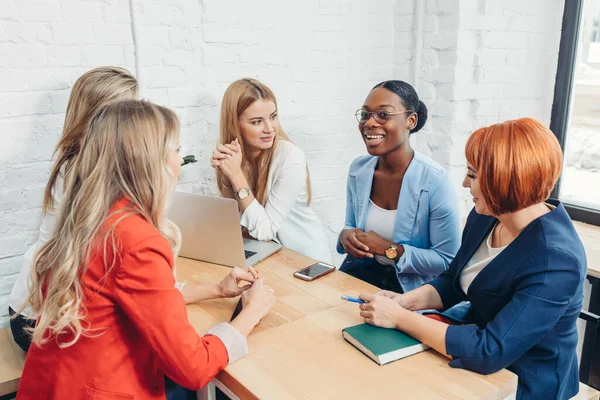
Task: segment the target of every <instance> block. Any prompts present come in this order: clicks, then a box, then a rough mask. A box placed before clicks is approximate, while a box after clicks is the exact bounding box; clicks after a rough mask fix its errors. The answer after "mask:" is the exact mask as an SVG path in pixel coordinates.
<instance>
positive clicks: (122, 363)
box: [17, 200, 229, 400]
mask: <svg viewBox="0 0 600 400" xmlns="http://www.w3.org/2000/svg"><path fill="white" fill-rule="evenodd" d="M126 204H127V202H126V201H124V200H120V201H118V202H117V203H116V204H115V207H113V210H114V209H122V208H123V207H125V205H126ZM115 239H116V241H117V243H119V244H120V246H119V250H118V252H117V257H116V263H115V266H114V268H113V269H112V270H110V271H109V272H108V274H106V271H105V265H104V259H103V257H102V251H99V252H97V254H95V255H94V254H93V255H92V257H91V259H90V262H89V265H88V269H87V271H86V272H85V274H84V276H83V293H84V296H85V300H84V304H85V307H86V310H87V316H86V318H85V321H87V323H89V327H90V328H91V330H89V331H88V335H87V336H81V337H80V339H79V340H78V341H77V342H76V343H75V344H74V345H72V346H70V347H67V348H63V349H61V348H60V347H58V345H57V343H56V341H55V340H52V339H51V340H50V341H49V342H47V343H46V344H44V345H43V346H41V347H38V346H35V345H33V344H32V346H31V348H30V350H29V352H28V354H27V358H26V360H25V368H24V370H23V376H22V378H21V383H20V385H19V390H18V396H17V398H18V399H36V400H40V399H69V400H76V399H121V400H124V399H164V398H165V387H164V374H167V375H168V376H169V377H170V378H171V379H173V380H174V381H175V382H177V383H179V384H181V385H183V386H185V387H187V388H189V389H199V388H201V387H203V386H204V385H206V384H207V383H208V382H209V381H210V380H211V379H212V378H214V377H215V376H216V375H217V374H218V373H219V372H220V371H221V370H223V369H224V368H225V367H226V366H227V363H228V361H229V359H228V355H227V350H226V348H225V346H224V344H223V343H222V342H221V340H220V339H218V338H217V337H216V336H212V335H207V336H204V337H200V336H198V334H197V333H196V331H195V330H194V328H193V327H192V325H190V323H189V322H188V318H187V311H186V307H185V303H184V301H183V297H182V295H181V293H180V292H179V291H178V290H177V289H176V288H175V287H174V284H175V278H174V276H173V253H172V251H171V248H170V247H169V244H168V242H167V240H166V239H165V238H163V237H162V236H161V235H160V234H159V233H158V231H157V230H156V229H154V228H153V227H152V226H151V225H150V224H149V223H148V222H146V221H145V220H144V219H143V218H142V217H140V216H138V215H135V216H129V217H127V218H125V219H123V220H122V221H120V222H119V223H118V225H117V227H116V229H115ZM110 253H111V252H110V251H109V254H110ZM109 265H110V264H109ZM105 275H106V276H105ZM84 326H85V325H84Z"/></svg>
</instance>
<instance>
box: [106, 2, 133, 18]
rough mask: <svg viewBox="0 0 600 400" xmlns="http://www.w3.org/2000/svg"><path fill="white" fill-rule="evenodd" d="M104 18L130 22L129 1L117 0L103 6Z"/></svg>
mask: <svg viewBox="0 0 600 400" xmlns="http://www.w3.org/2000/svg"><path fill="white" fill-rule="evenodd" d="M102 8H103V9H102V11H103V15H104V20H105V21H107V22H130V21H131V17H130V10H129V1H127V0H117V1H111V2H110V3H105V4H103V6H102Z"/></svg>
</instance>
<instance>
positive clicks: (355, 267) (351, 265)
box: [340, 256, 404, 293]
mask: <svg viewBox="0 0 600 400" xmlns="http://www.w3.org/2000/svg"><path fill="white" fill-rule="evenodd" d="M340 271H342V272H345V273H347V274H348V275H352V276H353V277H355V278H358V279H360V280H361V281H365V282H367V283H370V284H371V285H374V286H377V287H378V288H380V289H383V290H391V291H392V292H396V293H404V290H403V289H402V286H400V282H398V275H397V274H396V266H395V265H381V264H379V263H378V262H377V261H375V259H373V258H354V257H352V256H346V259H345V260H344V262H343V263H342V266H341V267H340Z"/></svg>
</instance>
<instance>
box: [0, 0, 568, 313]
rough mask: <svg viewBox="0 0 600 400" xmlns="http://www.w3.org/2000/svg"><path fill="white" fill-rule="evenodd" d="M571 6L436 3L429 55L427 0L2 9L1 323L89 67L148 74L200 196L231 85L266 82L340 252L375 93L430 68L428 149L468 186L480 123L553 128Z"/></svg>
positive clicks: (424, 135) (153, 1)
mask: <svg viewBox="0 0 600 400" xmlns="http://www.w3.org/2000/svg"><path fill="white" fill-rule="evenodd" d="M418 1H424V0H418ZM563 2H564V0H547V1H545V0H544V1H542V0H536V1H527V2H524V1H516V0H502V1H497V0H460V1H459V0H437V1H434V0H428V1H427V2H426V4H425V5H424V6H423V9H424V13H425V15H424V16H423V18H422V30H421V35H422V36H421V41H420V42H421V43H422V46H421V48H420V49H416V48H415V43H416V42H417V34H416V33H415V32H414V26H415V21H416V16H415V12H416V10H415V7H414V4H415V2H414V1H413V0H396V1H393V0H378V1H376V2H373V1H368V0H305V1H303V2H286V1H277V0H261V1H258V2H241V1H237V2H231V1H223V0H201V1H197V0H170V1H159V0H147V1H144V2H141V1H140V0H135V1H134V12H135V15H134V17H135V18H134V20H135V22H136V23H135V24H132V18H131V15H130V7H129V2H128V1H127V0H98V1H94V0H91V1H85V2H83V1H62V0H61V1H39V2H35V1H24V0H18V1H17V0H3V1H2V7H0V134H1V135H2V136H1V137H2V140H1V143H2V144H1V145H0V318H1V316H2V315H4V314H5V312H6V311H5V310H6V307H5V304H6V298H7V295H8V293H9V291H10V288H11V286H12V282H13V281H14V278H15V274H16V273H17V271H18V269H19V267H20V263H21V255H22V253H23V252H24V251H25V250H26V248H27V247H28V246H29V245H30V244H31V243H32V242H33V241H35V239H36V234H37V227H38V224H39V218H40V212H39V210H40V205H41V200H42V191H43V188H44V186H45V183H46V179H47V176H48V170H49V167H50V165H51V164H50V158H51V155H52V149H53V147H54V145H55V144H56V141H57V139H58V137H59V136H60V133H61V126H62V120H63V118H64V110H65V107H66V102H67V99H68V94H69V89H70V87H71V85H72V84H73V82H74V81H75V79H77V77H78V76H79V75H80V74H81V73H83V72H84V71H86V70H88V69H90V68H92V67H95V66H99V65H106V64H116V65H121V66H124V67H126V68H129V69H130V70H131V71H132V72H134V73H136V71H139V76H138V78H139V80H140V83H141V86H142V97H144V98H148V99H150V100H153V101H155V102H158V103H160V104H164V105H167V106H170V107H172V108H173V109H174V110H175V111H176V112H177V113H178V115H179V117H180V118H181V122H182V143H183V146H184V150H183V151H184V153H185V154H195V155H196V156H197V158H198V159H199V160H200V162H199V163H197V164H193V165H190V166H186V167H185V168H184V173H183V175H182V183H181V186H182V187H184V188H185V189H187V190H192V191H194V192H199V193H215V186H214V174H213V171H212V169H211V168H210V166H209V164H208V157H209V154H210V151H211V149H212V148H213V146H214V143H215V140H216V137H217V135H218V116H219V108H218V107H219V104H220V100H221V97H222V94H223V92H224V90H225V88H226V87H227V85H228V84H229V83H231V82H232V81H233V80H235V79H238V78H241V77H255V78H258V79H260V80H262V81H264V82H265V83H266V84H268V85H269V86H270V87H272V88H273V90H274V91H275V93H276V95H277V97H278V100H279V105H280V118H281V121H282V125H283V127H284V128H285V130H286V131H287V132H288V133H289V135H290V136H291V138H292V139H293V140H294V141H295V142H296V143H297V144H298V145H299V146H300V147H301V148H302V149H304V151H305V152H306V155H307V160H308V163H309V166H310V170H311V175H312V182H313V193H314V200H313V207H314V209H315V211H316V212H317V213H318V215H319V217H320V218H321V220H322V221H323V223H324V224H325V225H326V228H327V235H328V237H329V239H330V242H331V245H332V250H333V243H334V240H335V237H336V235H337V232H338V231H339V229H340V227H341V226H342V221H343V216H344V208H345V193H344V191H345V181H346V173H347V169H348V166H349V164H350V162H351V160H352V159H353V158H354V157H356V156H357V155H359V154H364V153H365V151H364V146H363V144H362V141H361V139H360V136H359V134H358V130H357V127H356V123H355V120H354V117H353V113H354V111H355V110H356V109H357V108H359V107H360V105H361V104H362V101H363V100H364V98H365V96H366V95H367V93H368V91H369V89H370V88H371V87H372V86H373V85H374V84H375V83H377V82H379V81H381V80H385V79H391V78H395V79H403V80H407V81H409V82H412V81H413V80H414V79H413V76H414V75H413V70H414V68H415V66H416V68H418V71H417V72H418V73H417V76H418V81H417V84H418V89H419V92H420V94H421V97H422V98H423V100H424V101H425V102H426V103H427V105H428V107H429V110H430V120H429V122H428V123H427V125H426V128H425V129H424V130H423V131H422V132H419V133H418V134H417V135H415V136H414V137H413V139H412V140H413V143H414V145H415V146H416V147H417V148H418V149H419V150H420V151H422V152H424V153H425V154H427V155H430V156H432V157H433V158H435V159H436V160H437V161H438V162H440V163H441V164H443V165H444V166H446V167H450V168H451V172H452V176H453V178H454V179H455V180H456V182H457V185H458V184H459V183H460V181H461V180H462V174H463V171H464V156H463V149H464V143H465V141H466V138H467V137H468V134H469V132H471V131H472V130H473V129H474V128H476V127H478V126H481V125H483V124H488V123H492V122H495V121H498V120H503V119H507V118H514V117H517V116H521V115H532V116H534V117H537V118H539V119H541V120H542V121H543V122H546V123H548V122H549V115H550V107H551V101H552V90H553V83H554V74H555V70H554V69H555V66H556V58H557V49H558V42H559V34H560V21H561V17H562V8H563ZM134 31H135V32H137V36H136V41H134V37H133V35H132V32H134ZM136 55H137V57H136ZM417 57H418V59H417ZM136 58H137V60H138V62H139V64H138V65H136ZM136 67H137V68H136ZM412 83H414V82H412ZM463 195H464V192H463ZM465 207H466V202H465Z"/></svg>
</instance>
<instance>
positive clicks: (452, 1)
mask: <svg viewBox="0 0 600 400" xmlns="http://www.w3.org/2000/svg"><path fill="white" fill-rule="evenodd" d="M459 4H460V1H459V0H427V7H426V11H427V13H430V14H431V13H441V14H448V13H457V12H458V10H459Z"/></svg>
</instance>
